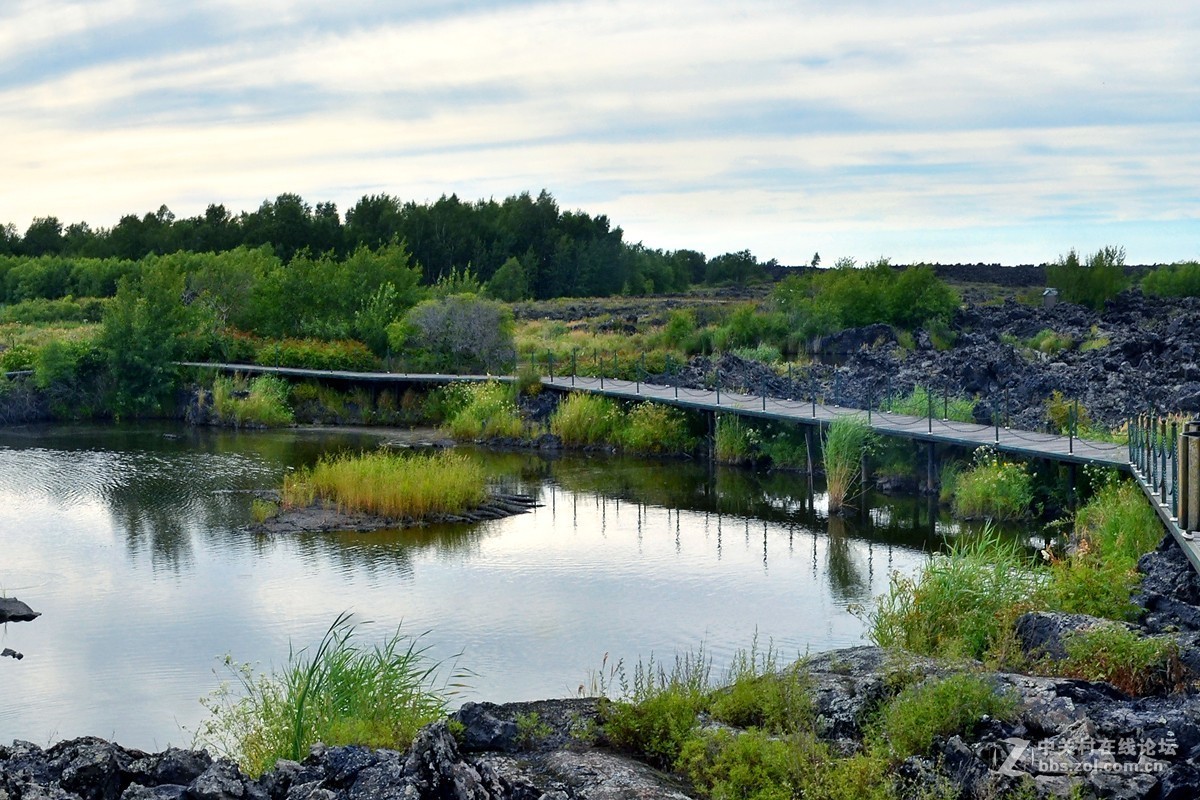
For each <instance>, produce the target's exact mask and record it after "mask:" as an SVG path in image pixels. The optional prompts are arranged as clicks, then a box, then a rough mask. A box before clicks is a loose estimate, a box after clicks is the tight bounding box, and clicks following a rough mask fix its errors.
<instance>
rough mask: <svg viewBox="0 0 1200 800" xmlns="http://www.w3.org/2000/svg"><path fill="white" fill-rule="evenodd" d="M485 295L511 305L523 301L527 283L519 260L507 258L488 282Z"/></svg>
mask: <svg viewBox="0 0 1200 800" xmlns="http://www.w3.org/2000/svg"><path fill="white" fill-rule="evenodd" d="M487 293H488V295H489V296H490V297H494V298H496V299H497V300H504V301H506V302H509V303H512V302H515V301H517V300H524V299H525V298H526V297H528V294H529V281H528V279H527V278H526V277H525V268H524V267H523V266H521V262H520V260H519V259H517V258H515V257H511V256H510V257H509V259H508V260H507V261H505V262H504V264H503V265H501V267H500V269H498V270H496V274H495V275H493V276H492V279H491V280H490V281H488V284H487Z"/></svg>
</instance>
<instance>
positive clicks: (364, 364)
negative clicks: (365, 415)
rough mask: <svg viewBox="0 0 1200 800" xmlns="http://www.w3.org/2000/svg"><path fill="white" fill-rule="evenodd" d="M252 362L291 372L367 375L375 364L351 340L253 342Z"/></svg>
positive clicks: (371, 357)
mask: <svg viewBox="0 0 1200 800" xmlns="http://www.w3.org/2000/svg"><path fill="white" fill-rule="evenodd" d="M254 363H255V364H261V365H263V366H271V367H292V368H294V369H327V370H347V371H350V372H370V371H373V370H376V369H378V368H379V361H378V360H377V359H376V358H375V356H374V355H373V354H372V353H371V351H370V350H368V349H367V346H366V345H364V344H363V343H362V342H356V341H354V340H352V339H341V340H334V341H323V340H321V339H276V340H262V341H259V342H257V344H256V347H255V352H254Z"/></svg>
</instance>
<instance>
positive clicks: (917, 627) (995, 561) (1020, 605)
mask: <svg viewBox="0 0 1200 800" xmlns="http://www.w3.org/2000/svg"><path fill="white" fill-rule="evenodd" d="M1041 580H1042V577H1041V576H1040V575H1038V574H1037V573H1036V572H1034V571H1032V569H1031V563H1030V559H1029V557H1028V556H1027V555H1026V554H1025V553H1024V552H1023V550H1022V549H1021V547H1020V546H1019V545H1018V544H1016V543H1015V542H1011V541H1008V540H1005V539H1002V538H1001V537H1000V536H999V535H998V534H997V533H995V532H994V531H992V530H990V529H987V530H985V531H984V532H983V533H981V534H978V535H973V536H969V537H966V538H964V539H962V540H960V541H958V542H956V543H955V544H954V546H953V547H952V548H951V549H950V551H949V552H948V553H945V554H935V555H934V556H933V557H932V558H931V559H930V560H929V563H927V564H926V565H925V567H924V568H923V569H922V571H921V572H920V573H919V574H918V575H916V576H915V577H911V578H910V577H906V576H903V575H899V574H894V575H893V576H892V580H891V583H890V586H889V588H888V592H887V593H886V594H884V595H883V596H881V597H880V598H879V600H878V601H877V602H876V605H875V606H874V608H873V609H872V610H871V611H870V612H869V613H868V614H867V622H868V625H869V632H868V635H869V636H870V638H871V640H872V641H873V642H875V643H876V644H878V645H880V646H882V647H889V648H899V649H902V650H908V651H911V652H914V653H921V654H924V655H933V656H946V657H968V658H977V659H978V658H983V657H984V656H985V655H986V654H987V653H988V652H989V651H990V650H993V649H994V648H996V647H998V646H999V645H1001V643H1002V642H1003V641H1005V640H1006V639H1008V638H1009V637H1010V636H1011V629H1012V623H1013V621H1014V620H1015V619H1016V616H1017V615H1018V614H1019V609H1024V608H1026V604H1027V603H1029V601H1030V597H1031V596H1032V595H1034V594H1035V592H1036V591H1037V589H1038V587H1039V585H1040V582H1041Z"/></svg>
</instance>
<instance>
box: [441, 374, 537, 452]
mask: <svg viewBox="0 0 1200 800" xmlns="http://www.w3.org/2000/svg"><path fill="white" fill-rule="evenodd" d="M459 386H460V387H461V388H459V389H458V390H457V391H456V392H454V393H450V394H448V395H447V396H446V399H445V400H444V402H445V404H446V411H445V413H446V417H445V419H446V422H445V425H444V428H445V430H446V431H447V432H448V433H449V434H450V435H451V436H453V437H454V438H455V439H459V440H467V441H473V440H476V439H492V438H513V437H519V436H522V435H523V434H524V433H525V424H524V423H523V422H522V421H521V417H520V414H519V413H518V411H517V405H516V403H515V402H513V398H512V391H511V390H510V389H509V388H508V387H506V386H503V385H501V384H500V383H498V382H496V381H488V382H487V383H473V384H459Z"/></svg>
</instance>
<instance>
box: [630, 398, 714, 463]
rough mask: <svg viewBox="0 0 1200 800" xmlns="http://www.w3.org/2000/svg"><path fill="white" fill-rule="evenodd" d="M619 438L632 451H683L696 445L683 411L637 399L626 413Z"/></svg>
mask: <svg viewBox="0 0 1200 800" xmlns="http://www.w3.org/2000/svg"><path fill="white" fill-rule="evenodd" d="M620 440H621V446H622V447H623V448H624V449H625V450H628V451H629V452H631V453H646V454H658V455H664V454H681V453H688V452H690V451H691V450H692V449H693V448H694V447H695V446H696V440H695V438H694V437H693V436H692V434H691V432H690V431H689V430H688V420H687V417H686V416H685V415H684V413H683V412H682V411H680V410H679V409H677V408H672V407H671V406H666V405H662V404H659V403H653V402H650V401H646V402H644V403H638V404H637V405H636V406H634V407H633V408H631V409H630V410H629V413H628V414H626V415H625V426H624V428H623V429H622V430H621V434H620Z"/></svg>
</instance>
